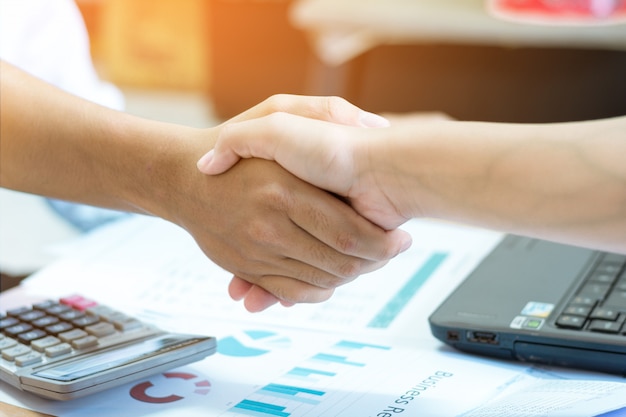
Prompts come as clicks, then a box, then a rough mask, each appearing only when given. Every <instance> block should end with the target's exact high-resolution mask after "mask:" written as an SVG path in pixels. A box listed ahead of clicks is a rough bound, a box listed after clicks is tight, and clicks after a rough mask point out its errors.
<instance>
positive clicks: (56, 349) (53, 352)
mask: <svg viewBox="0 0 626 417" xmlns="http://www.w3.org/2000/svg"><path fill="white" fill-rule="evenodd" d="M71 351H72V347H71V346H70V345H68V344H67V343H60V344H58V345H54V346H50V347H49V348H46V349H45V351H44V352H46V356H48V357H50V358H54V357H56V356H61V355H65V354H66V353H70V352H71Z"/></svg>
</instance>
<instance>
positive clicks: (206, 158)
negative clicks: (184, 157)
mask: <svg viewBox="0 0 626 417" xmlns="http://www.w3.org/2000/svg"><path fill="white" fill-rule="evenodd" d="M214 155H215V151H214V150H213V149H211V150H210V151H209V152H207V153H205V154H204V155H203V156H202V158H200V159H199V160H198V163H197V164H196V166H197V167H198V169H199V170H200V171H205V170H206V168H207V167H208V166H209V164H210V163H211V161H212V160H213V156H214Z"/></svg>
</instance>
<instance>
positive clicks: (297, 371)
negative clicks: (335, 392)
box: [287, 367, 337, 377]
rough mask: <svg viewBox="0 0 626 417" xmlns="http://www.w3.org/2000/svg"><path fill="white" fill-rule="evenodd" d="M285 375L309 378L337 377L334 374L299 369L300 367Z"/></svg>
mask: <svg viewBox="0 0 626 417" xmlns="http://www.w3.org/2000/svg"><path fill="white" fill-rule="evenodd" d="M287 373H288V374H289V375H295V376H303V377H308V376H311V375H322V376H335V375H337V374H336V373H334V372H328V371H319V370H317V369H309V368H300V367H296V368H293V369H292V370H291V371H289V372H287Z"/></svg>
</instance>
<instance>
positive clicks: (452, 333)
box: [446, 330, 461, 342]
mask: <svg viewBox="0 0 626 417" xmlns="http://www.w3.org/2000/svg"><path fill="white" fill-rule="evenodd" d="M446 339H447V340H448V341H450V342H458V341H459V340H461V336H460V335H459V332H457V331H456V330H448V332H447V333H446Z"/></svg>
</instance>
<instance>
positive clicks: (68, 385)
mask: <svg viewBox="0 0 626 417" xmlns="http://www.w3.org/2000/svg"><path fill="white" fill-rule="evenodd" d="M216 348H217V343H216V340H215V338H214V337H211V336H200V335H190V334H177V333H171V332H167V331H164V330H162V329H159V328H158V327H157V326H154V325H150V324H148V323H146V322H143V321H141V320H139V319H137V318H135V317H132V316H129V315H127V314H124V313H122V312H120V311H117V310H115V309H112V308H110V307H108V306H106V305H103V304H99V303H97V302H96V301H94V300H92V299H89V298H86V297H83V296H81V295H72V296H68V297H63V298H59V299H54V300H46V301H42V302H40V303H36V304H32V305H28V306H24V307H20V308H14V309H11V310H8V311H5V312H3V313H2V314H0V379H1V380H2V381H4V382H7V383H9V384H11V385H13V386H15V387H17V388H19V389H21V390H24V391H28V392H31V393H33V394H36V395H38V396H41V397H44V398H49V399H54V400H70V399H74V398H78V397H82V396H85V395H88V394H92V393H95V392H99V391H102V390H105V389H108V388H111V387H114V386H118V385H121V384H125V383H127V382H131V381H134V380H137V379H139V378H144V377H146V376H149V375H152V374H155V373H158V372H162V371H165V370H168V369H171V368H174V367H177V366H180V365H184V364H188V363H191V362H195V361H198V360H200V359H203V358H205V357H207V356H209V355H211V354H213V353H215V351H216Z"/></svg>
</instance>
